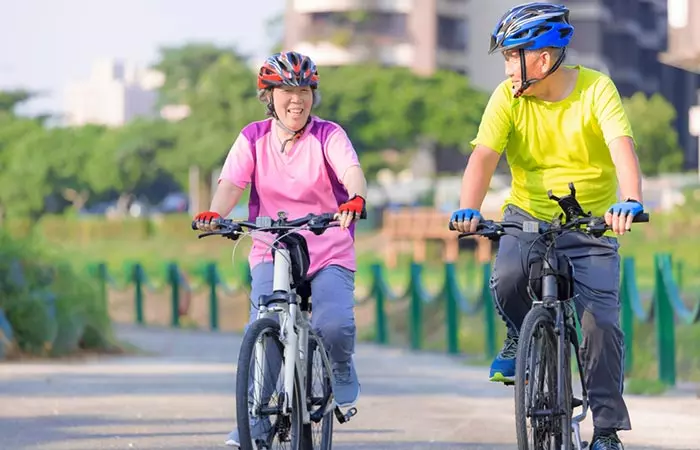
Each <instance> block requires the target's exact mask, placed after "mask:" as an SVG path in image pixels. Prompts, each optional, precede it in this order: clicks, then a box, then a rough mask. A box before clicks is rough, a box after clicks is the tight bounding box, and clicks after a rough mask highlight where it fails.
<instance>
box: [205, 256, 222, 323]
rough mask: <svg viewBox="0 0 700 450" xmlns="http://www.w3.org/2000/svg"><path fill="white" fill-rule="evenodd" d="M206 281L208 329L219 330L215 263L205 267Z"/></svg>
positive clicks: (217, 277)
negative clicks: (207, 291)
mask: <svg viewBox="0 0 700 450" xmlns="http://www.w3.org/2000/svg"><path fill="white" fill-rule="evenodd" d="M205 270H206V275H205V277H206V280H207V283H208V284H209V328H211V329H212V330H218V329H219V298H218V296H217V289H216V288H217V285H218V283H219V276H218V275H219V273H218V271H217V268H216V263H215V262H211V263H209V264H207V266H206V269H205Z"/></svg>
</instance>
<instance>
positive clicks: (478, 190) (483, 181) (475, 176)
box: [459, 144, 501, 210]
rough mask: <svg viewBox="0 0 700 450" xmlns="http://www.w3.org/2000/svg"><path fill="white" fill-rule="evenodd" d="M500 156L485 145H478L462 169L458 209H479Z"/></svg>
mask: <svg viewBox="0 0 700 450" xmlns="http://www.w3.org/2000/svg"><path fill="white" fill-rule="evenodd" d="M500 158H501V155H500V154H499V153H498V152H496V151H495V150H492V149H490V148H488V147H486V146H485V145H481V144H478V145H477V146H476V147H475V148H474V151H473V152H472V154H471V156H470V157H469V162H468V163H467V167H466V169H464V175H463V176H462V190H461V192H460V196H459V207H460V209H467V208H470V209H476V210H478V209H480V208H481V204H482V203H483V202H484V198H485V197H486V193H487V192H488V190H489V185H490V184H491V178H492V177H493V174H494V172H495V171H496V166H497V165H498V160H499V159H500Z"/></svg>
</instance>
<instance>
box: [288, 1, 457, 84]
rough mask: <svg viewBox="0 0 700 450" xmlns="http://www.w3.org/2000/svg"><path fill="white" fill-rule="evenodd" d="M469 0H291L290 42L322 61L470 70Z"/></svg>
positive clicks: (423, 69)
mask: <svg viewBox="0 0 700 450" xmlns="http://www.w3.org/2000/svg"><path fill="white" fill-rule="evenodd" d="M468 3H469V0H288V3H287V9H286V13H285V36H284V45H285V47H286V48H294V49H296V50H297V51H300V52H303V53H306V54H309V55H312V56H313V58H314V60H315V61H316V63H317V64H319V65H321V66H340V65H345V64H357V63H361V62H368V61H373V62H376V63H379V64H382V65H388V66H403V67H409V68H411V69H412V70H413V71H414V72H416V73H419V74H425V75H429V74H431V73H433V72H434V71H435V70H436V69H438V68H446V69H450V70H454V71H456V72H459V73H463V74H466V73H467V71H468V66H467V47H468V40H467V35H468V33H467V5H468Z"/></svg>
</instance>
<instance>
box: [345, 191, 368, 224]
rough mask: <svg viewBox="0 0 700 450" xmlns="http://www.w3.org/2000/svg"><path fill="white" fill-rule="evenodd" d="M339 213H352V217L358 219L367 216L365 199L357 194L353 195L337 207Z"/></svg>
mask: <svg viewBox="0 0 700 450" xmlns="http://www.w3.org/2000/svg"><path fill="white" fill-rule="evenodd" d="M338 212H339V213H341V214H342V213H348V214H351V213H352V214H353V216H354V217H359V218H360V219H366V218H367V210H366V209H365V199H364V198H362V197H361V196H359V195H353V196H352V197H350V199H349V200H348V201H347V202H345V203H343V204H342V205H340V206H339V207H338Z"/></svg>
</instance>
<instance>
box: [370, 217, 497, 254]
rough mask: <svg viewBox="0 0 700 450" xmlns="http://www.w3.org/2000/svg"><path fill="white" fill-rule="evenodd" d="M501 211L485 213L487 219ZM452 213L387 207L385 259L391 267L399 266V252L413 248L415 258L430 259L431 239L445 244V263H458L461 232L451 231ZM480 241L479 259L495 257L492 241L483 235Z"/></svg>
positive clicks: (383, 231)
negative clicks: (427, 255)
mask: <svg viewBox="0 0 700 450" xmlns="http://www.w3.org/2000/svg"><path fill="white" fill-rule="evenodd" d="M498 214H499V213H498V212H492V213H488V214H484V217H485V218H489V219H492V218H494V219H495V218H497V216H498ZM449 220H450V214H448V213H444V212H441V211H438V210H436V209H434V208H430V207H406V208H399V209H387V210H385V211H384V214H383V223H382V229H381V234H382V236H383V237H384V239H383V240H384V249H383V250H384V260H385V264H386V265H387V267H395V266H396V263H397V258H398V253H399V251H400V250H401V249H404V248H406V244H410V245H412V247H413V260H414V261H416V262H424V261H425V260H426V253H427V244H428V242H429V241H441V242H442V243H443V252H442V258H443V260H444V261H445V262H454V261H456V260H457V257H458V254H459V240H458V239H457V236H458V234H459V233H458V232H456V231H450V229H449V228H448V223H449ZM471 239H475V240H476V251H475V256H476V259H477V261H479V262H486V261H490V260H491V248H492V247H491V241H490V240H488V239H485V238H481V237H475V238H471Z"/></svg>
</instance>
